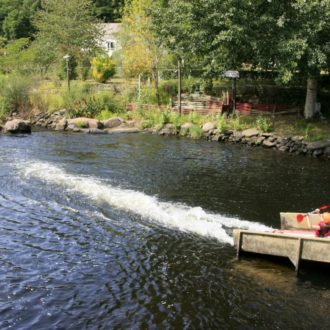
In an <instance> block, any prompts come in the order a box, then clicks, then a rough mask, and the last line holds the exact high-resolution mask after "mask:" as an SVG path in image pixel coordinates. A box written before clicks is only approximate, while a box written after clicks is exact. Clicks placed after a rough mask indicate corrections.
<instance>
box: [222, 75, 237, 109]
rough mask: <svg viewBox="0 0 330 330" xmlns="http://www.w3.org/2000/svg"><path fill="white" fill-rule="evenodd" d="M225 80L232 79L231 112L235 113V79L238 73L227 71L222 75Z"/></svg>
mask: <svg viewBox="0 0 330 330" xmlns="http://www.w3.org/2000/svg"><path fill="white" fill-rule="evenodd" d="M224 76H225V77H226V78H231V79H233V83H232V92H233V112H234V113H235V111H236V79H238V78H239V72H238V71H236V70H228V71H226V72H225V73H224Z"/></svg>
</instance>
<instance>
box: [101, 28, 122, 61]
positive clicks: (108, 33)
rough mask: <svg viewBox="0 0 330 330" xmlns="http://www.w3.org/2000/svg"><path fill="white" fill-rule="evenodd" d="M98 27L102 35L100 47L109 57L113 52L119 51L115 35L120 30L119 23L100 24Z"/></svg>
mask: <svg viewBox="0 0 330 330" xmlns="http://www.w3.org/2000/svg"><path fill="white" fill-rule="evenodd" d="M98 26H99V28H100V30H101V33H102V35H103V36H102V38H101V40H100V46H101V47H102V48H103V49H104V50H105V51H106V52H107V54H108V55H109V56H110V57H111V56H112V54H113V52H114V51H115V50H118V49H120V44H119V40H118V36H117V33H118V32H119V30H120V27H121V23H100V24H98Z"/></svg>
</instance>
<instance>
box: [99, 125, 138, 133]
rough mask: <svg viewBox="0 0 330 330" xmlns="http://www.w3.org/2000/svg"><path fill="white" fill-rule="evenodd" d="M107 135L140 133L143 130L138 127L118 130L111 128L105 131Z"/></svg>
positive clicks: (119, 128)
mask: <svg viewBox="0 0 330 330" xmlns="http://www.w3.org/2000/svg"><path fill="white" fill-rule="evenodd" d="M105 131H106V132H107V133H109V134H111V133H139V132H141V130H139V129H138V128H136V127H118V128H110V129H107V130H105Z"/></svg>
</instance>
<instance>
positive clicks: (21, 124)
mask: <svg viewBox="0 0 330 330" xmlns="http://www.w3.org/2000/svg"><path fill="white" fill-rule="evenodd" d="M4 131H5V132H8V133H12V134H19V133H24V134H25V133H27V134H30V133H31V123H30V122H29V121H28V120H22V119H13V120H10V121H7V122H6V124H5V126H4Z"/></svg>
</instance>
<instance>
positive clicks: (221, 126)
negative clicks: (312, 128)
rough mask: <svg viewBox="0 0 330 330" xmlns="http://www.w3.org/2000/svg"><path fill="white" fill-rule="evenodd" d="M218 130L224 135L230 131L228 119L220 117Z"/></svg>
mask: <svg viewBox="0 0 330 330" xmlns="http://www.w3.org/2000/svg"><path fill="white" fill-rule="evenodd" d="M217 129H218V130H219V131H220V132H221V133H223V132H224V131H225V130H226V129H228V122H227V119H226V118H225V117H224V116H222V115H220V116H219V117H218V119H217Z"/></svg>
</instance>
